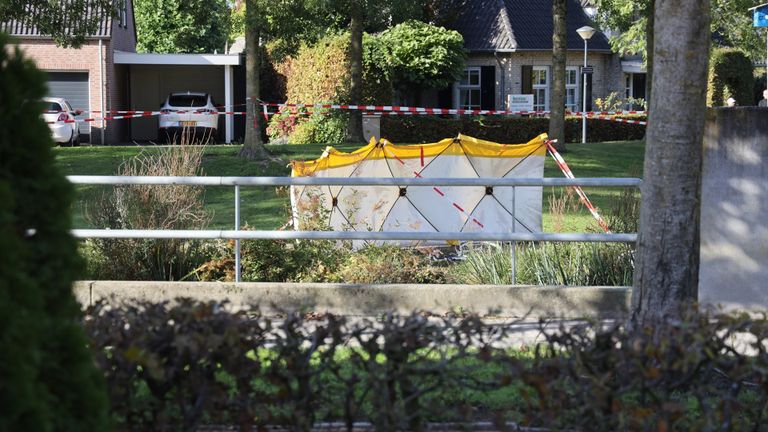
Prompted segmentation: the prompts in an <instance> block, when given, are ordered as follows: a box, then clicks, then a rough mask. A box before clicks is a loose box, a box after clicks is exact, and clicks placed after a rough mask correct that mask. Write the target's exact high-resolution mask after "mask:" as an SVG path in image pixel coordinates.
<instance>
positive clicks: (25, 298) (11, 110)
mask: <svg viewBox="0 0 768 432" xmlns="http://www.w3.org/2000/svg"><path fill="white" fill-rule="evenodd" d="M45 94H46V88H45V75H44V74H43V73H42V72H40V71H38V70H37V69H36V68H35V67H34V65H33V64H32V62H31V61H29V60H26V59H24V57H23V56H22V54H21V52H20V50H19V49H18V48H17V47H15V46H13V45H10V44H8V38H7V37H6V36H5V35H2V34H0V95H2V97H0V116H2V118H3V121H2V122H0V250H2V251H3V259H2V260H0V347H2V354H0V411H2V415H0V430H2V431H16V430H19V431H21V430H30V431H32V430H34V431H54V430H55V431H73V432H74V431H83V430H108V429H109V428H110V424H109V418H108V414H107V408H108V407H107V399H106V395H105V389H104V385H103V382H102V380H101V378H100V376H99V374H98V373H97V371H96V369H95V368H94V367H93V360H92V358H91V356H90V353H89V351H88V348H87V346H86V338H85V337H84V335H83V332H82V328H81V327H80V325H79V324H78V323H77V320H78V317H79V315H80V310H79V305H78V304H77V302H76V301H75V299H74V297H73V295H72V283H73V282H74V281H75V280H76V279H78V276H79V275H80V272H81V270H82V261H81V260H80V259H79V257H78V255H77V242H76V240H75V239H74V238H73V237H72V235H71V234H70V232H69V230H70V229H71V218H70V213H69V212H70V206H71V203H72V195H73V190H72V186H71V185H70V183H69V182H67V180H66V179H65V178H64V176H62V175H61V173H60V172H59V170H58V169H57V168H56V165H55V162H54V158H53V152H52V150H51V148H52V147H53V143H52V141H51V138H50V132H49V130H48V127H47V126H46V125H45V123H44V122H43V121H42V119H41V115H40V114H41V113H42V111H43V104H42V103H40V102H39V101H40V99H41V98H42V97H43V96H44V95H45ZM19 143H24V144H23V145H20V144H19Z"/></svg>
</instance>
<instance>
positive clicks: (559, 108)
mask: <svg viewBox="0 0 768 432" xmlns="http://www.w3.org/2000/svg"><path fill="white" fill-rule="evenodd" d="M566 12H567V3H566V0H552V26H553V31H552V98H551V99H550V108H549V110H550V115H549V138H550V139H556V140H557V144H556V145H555V148H557V150H558V151H561V152H564V151H565V55H566V49H567V48H568V46H567V45H566V41H567V39H566V38H567V34H566V28H565V16H566Z"/></svg>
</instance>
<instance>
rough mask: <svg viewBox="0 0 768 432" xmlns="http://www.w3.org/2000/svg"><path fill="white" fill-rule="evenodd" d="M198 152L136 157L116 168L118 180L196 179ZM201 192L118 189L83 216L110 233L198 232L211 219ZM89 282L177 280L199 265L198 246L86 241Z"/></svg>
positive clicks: (172, 150) (188, 148) (174, 149)
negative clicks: (140, 231) (138, 177)
mask: <svg viewBox="0 0 768 432" xmlns="http://www.w3.org/2000/svg"><path fill="white" fill-rule="evenodd" d="M204 149H205V148H204V147H203V146H192V145H176V146H170V147H168V148H165V149H162V150H160V152H159V153H156V154H150V153H147V152H144V151H142V152H141V153H140V154H139V155H137V156H135V157H133V158H131V159H128V160H126V161H125V162H123V164H122V165H121V166H120V167H119V168H118V175H121V176H197V175H201V174H202V169H201V162H202V157H203V153H204ZM203 198H204V188H203V187H199V186H184V185H120V186H116V187H115V188H114V190H113V191H112V193H105V194H104V195H102V196H101V197H100V198H99V199H97V200H96V201H95V202H94V203H93V205H92V206H89V208H88V209H87V212H86V220H87V221H88V222H89V224H91V225H93V226H96V227H99V228H110V229H152V230H185V229H203V228H205V227H206V226H207V225H208V223H209V222H210V220H211V214H210V213H209V212H208V211H206V210H205V208H204V205H203ZM84 251H85V255H86V257H87V258H88V261H89V271H90V273H91V277H94V278H97V279H113V280H179V279H181V278H183V277H184V276H186V275H187V274H189V273H190V272H191V271H192V270H193V269H195V268H196V267H197V266H199V265H200V263H202V262H203V261H205V253H204V252H205V251H204V244H203V243H202V242H201V241H199V240H186V239H169V240H145V239H92V240H88V241H87V242H86V244H85V247H84Z"/></svg>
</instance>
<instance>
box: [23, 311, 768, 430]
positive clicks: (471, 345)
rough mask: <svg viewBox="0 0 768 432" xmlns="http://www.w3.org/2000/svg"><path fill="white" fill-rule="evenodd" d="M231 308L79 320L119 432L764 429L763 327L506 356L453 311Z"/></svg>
mask: <svg viewBox="0 0 768 432" xmlns="http://www.w3.org/2000/svg"><path fill="white" fill-rule="evenodd" d="M231 309H232V308H231V307H230V306H229V305H227V304H226V303H224V304H221V303H214V302H210V303H198V302H194V301H192V300H189V299H177V300H176V301H175V302H174V304H173V305H169V304H168V303H161V304H157V303H151V302H132V303H128V304H123V305H108V304H106V303H97V304H96V305H95V306H92V307H90V308H88V311H87V315H86V317H85V319H84V320H83V325H84V327H85V328H86V331H87V334H88V335H89V336H90V346H91V347H92V349H93V350H94V352H95V353H96V364H97V365H98V367H99V368H100V369H101V371H102V372H103V374H104V377H105V378H106V380H107V382H108V383H109V385H108V389H109V396H110V399H111V402H112V410H113V418H114V419H115V422H116V423H117V427H118V430H126V431H127V430H142V431H143V430H153V431H154V430H159V431H171V430H173V431H176V430H184V431H192V430H240V431H252V430H275V429H277V428H274V427H276V426H281V427H282V428H281V429H280V430H291V431H309V430H316V429H313V427H319V426H320V425H321V424H323V423H325V422H339V423H340V424H341V425H345V426H346V428H345V427H341V425H340V427H334V428H333V430H353V426H354V425H355V423H358V422H366V423H369V424H370V425H371V426H372V429H373V430H375V431H396V430H409V431H426V430H447V429H448V430H477V428H478V426H479V425H480V424H482V423H477V422H485V424H486V425H488V422H492V425H493V427H494V430H520V429H518V428H517V427H512V425H510V424H508V423H507V422H508V421H513V422H516V423H518V425H519V426H523V427H531V428H543V429H536V430H578V431H624V430H627V431H666V430H669V431H686V430H688V431H714V430H734V431H746V430H755V431H757V430H765V427H764V426H761V425H765V419H766V418H767V417H766V415H768V408H767V407H768V385H766V383H767V382H768V356H766V355H765V351H764V347H765V346H766V344H768V321H766V319H765V317H757V318H754V319H753V318H750V317H749V316H748V315H744V316H728V315H717V316H711V315H706V314H701V313H697V312H696V311H695V310H685V311H682V312H681V313H680V314H679V315H677V316H670V317H665V318H659V319H654V320H649V321H646V322H644V323H640V322H632V323H631V325H623V321H622V320H618V321H617V322H615V323H613V324H608V323H605V322H601V321H596V322H595V323H594V325H589V324H584V323H574V325H573V326H568V327H562V328H560V329H555V328H554V326H553V327H551V328H549V329H547V328H546V327H545V326H546V323H545V321H542V322H541V325H540V328H539V330H540V333H539V335H538V338H539V340H540V343H538V344H536V345H535V346H526V345H523V346H522V347H521V348H519V349H510V347H512V346H518V345H519V343H520V337H519V334H520V333H519V332H520V329H521V327H520V325H519V322H518V321H515V320H510V321H508V322H503V323H500V322H498V321H497V322H495V323H485V322H483V321H482V320H481V319H480V318H479V317H477V316H473V315H466V314H464V313H461V311H457V313H456V314H450V315H447V316H437V315H435V314H433V313H430V312H428V311H418V312H414V313H412V314H410V315H397V314H392V313H387V314H381V315H379V316H377V317H369V318H366V317H356V318H354V319H349V320H347V319H345V317H340V316H333V315H331V314H326V313H318V312H309V313H307V314H303V313H298V312H295V311H293V312H292V311H285V312H284V313H282V314H280V317H279V319H274V317H266V316H262V315H260V314H259V313H258V308H254V309H253V310H239V311H232V310H231ZM526 325H527V324H526ZM734 335H740V338H739V340H740V341H741V340H743V341H749V343H739V341H736V340H734ZM734 347H735V348H736V349H734ZM739 347H741V348H739ZM750 350H751V351H755V352H754V353H749V352H748V351H750ZM757 350H760V351H757ZM445 422H450V423H453V424H451V425H446V424H445ZM441 423H442V424H441ZM358 424H359V423H358ZM325 426H326V427H328V425H327V423H326V424H325ZM273 428H274V429H273ZM449 428H450V429H449ZM13 430H41V429H21V428H16V429H13ZM55 430H65V429H60V428H57V429H55ZM70 430H102V429H96V428H91V429H85V428H81V429H70ZM354 430H359V429H358V428H357V427H354ZM526 430H528V429H526Z"/></svg>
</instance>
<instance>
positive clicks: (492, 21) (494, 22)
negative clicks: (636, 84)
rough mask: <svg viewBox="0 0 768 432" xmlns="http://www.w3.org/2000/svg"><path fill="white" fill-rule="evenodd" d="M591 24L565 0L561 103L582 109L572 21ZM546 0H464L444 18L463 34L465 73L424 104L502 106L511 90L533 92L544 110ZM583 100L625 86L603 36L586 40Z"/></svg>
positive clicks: (548, 37)
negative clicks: (455, 12) (563, 93)
mask: <svg viewBox="0 0 768 432" xmlns="http://www.w3.org/2000/svg"><path fill="white" fill-rule="evenodd" d="M586 25H592V26H594V25H593V24H592V22H591V20H590V19H589V17H588V16H587V14H586V13H585V11H584V8H583V7H582V5H581V2H579V1H578V0H568V13H567V47H568V48H567V57H566V106H567V108H569V109H571V110H574V111H580V110H581V102H582V93H583V90H582V88H583V82H582V76H581V73H580V71H581V67H582V66H583V65H584V41H583V40H582V39H581V37H580V36H579V35H578V33H576V29H578V28H580V27H582V26H586ZM552 27H553V26H552V0H525V1H523V0H468V1H467V2H466V5H465V7H464V8H463V10H462V11H460V12H459V14H458V19H456V20H455V23H454V24H453V25H451V26H450V28H451V29H453V30H456V31H458V32H459V33H461V34H462V36H463V37H464V46H465V48H466V50H467V61H466V67H465V69H464V75H463V77H462V78H461V79H460V81H458V82H456V83H455V84H454V85H453V86H452V88H449V89H445V90H442V91H439V92H437V91H433V92H431V94H430V93H425V94H424V96H423V99H424V100H425V101H426V103H427V104H430V105H433V106H441V107H452V108H465V109H507V108H508V98H509V96H510V95H517V94H533V96H534V109H536V110H549V109H550V106H549V103H550V93H551V85H552V70H551V69H552ZM588 64H589V65H590V66H592V67H593V69H594V73H593V74H592V75H587V95H586V96H587V106H588V108H591V105H592V101H593V100H594V99H595V98H598V97H605V96H607V95H608V94H610V93H611V92H614V91H615V92H618V93H619V94H620V95H623V94H624V88H623V83H622V64H621V60H620V58H619V56H618V55H616V54H614V53H613V52H612V50H611V47H610V45H609V43H608V40H607V39H606V37H605V36H604V35H603V34H602V33H600V32H597V33H596V34H595V35H594V36H593V37H592V38H591V39H590V40H589V44H588Z"/></svg>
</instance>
